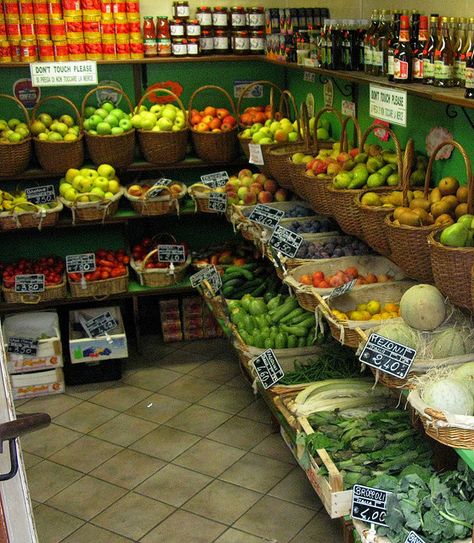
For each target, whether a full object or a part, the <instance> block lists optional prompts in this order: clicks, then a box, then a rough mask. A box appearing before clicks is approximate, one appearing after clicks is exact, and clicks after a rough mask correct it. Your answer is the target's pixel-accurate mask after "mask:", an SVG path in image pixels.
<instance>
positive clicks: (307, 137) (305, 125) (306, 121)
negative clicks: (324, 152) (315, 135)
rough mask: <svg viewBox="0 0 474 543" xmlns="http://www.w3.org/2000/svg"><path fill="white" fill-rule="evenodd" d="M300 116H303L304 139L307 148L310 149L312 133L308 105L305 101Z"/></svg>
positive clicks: (302, 129)
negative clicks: (310, 131)
mask: <svg viewBox="0 0 474 543" xmlns="http://www.w3.org/2000/svg"><path fill="white" fill-rule="evenodd" d="M300 118H301V131H302V132H303V141H304V145H305V149H306V150H308V151H309V149H310V147H311V135H310V133H309V115H308V107H307V105H306V103H305V102H301V106H300Z"/></svg>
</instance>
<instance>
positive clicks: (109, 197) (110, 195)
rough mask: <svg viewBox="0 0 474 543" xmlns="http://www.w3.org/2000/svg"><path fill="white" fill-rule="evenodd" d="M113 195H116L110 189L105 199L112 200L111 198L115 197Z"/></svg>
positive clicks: (105, 194)
mask: <svg viewBox="0 0 474 543" xmlns="http://www.w3.org/2000/svg"><path fill="white" fill-rule="evenodd" d="M113 197H114V195H113V194H112V193H111V192H109V191H107V192H106V193H104V198H105V200H110V199H111V198H113Z"/></svg>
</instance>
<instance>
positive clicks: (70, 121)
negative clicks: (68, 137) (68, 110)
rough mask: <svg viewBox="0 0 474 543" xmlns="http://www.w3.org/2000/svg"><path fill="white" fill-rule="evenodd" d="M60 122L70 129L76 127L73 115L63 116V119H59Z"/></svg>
mask: <svg viewBox="0 0 474 543" xmlns="http://www.w3.org/2000/svg"><path fill="white" fill-rule="evenodd" d="M59 121H60V122H62V123H64V124H66V125H67V126H68V127H69V128H71V127H72V126H74V119H73V118H72V117H71V115H61V117H59Z"/></svg>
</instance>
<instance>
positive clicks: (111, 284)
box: [68, 269, 128, 298]
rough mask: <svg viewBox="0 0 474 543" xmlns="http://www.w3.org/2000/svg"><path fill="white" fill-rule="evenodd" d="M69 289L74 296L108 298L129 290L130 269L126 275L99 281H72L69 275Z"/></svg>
mask: <svg viewBox="0 0 474 543" xmlns="http://www.w3.org/2000/svg"><path fill="white" fill-rule="evenodd" d="M68 283H69V289H70V291H71V296H72V297H73V298H106V297H107V296H111V295H112V294H120V293H122V292H127V290H128V269H127V273H126V274H125V275H121V276H120V277H112V278H111V279H99V280H98V281H85V282H81V281H77V282H76V281H71V280H70V279H69V277H68Z"/></svg>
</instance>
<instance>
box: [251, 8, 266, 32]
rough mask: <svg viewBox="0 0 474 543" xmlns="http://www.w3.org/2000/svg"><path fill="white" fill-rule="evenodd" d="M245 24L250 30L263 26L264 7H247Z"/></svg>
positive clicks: (262, 27)
mask: <svg viewBox="0 0 474 543" xmlns="http://www.w3.org/2000/svg"><path fill="white" fill-rule="evenodd" d="M247 24H248V27H249V29H250V30H254V29H264V28H265V9H264V8H263V7H261V6H258V7H253V8H248V10H247Z"/></svg>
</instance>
